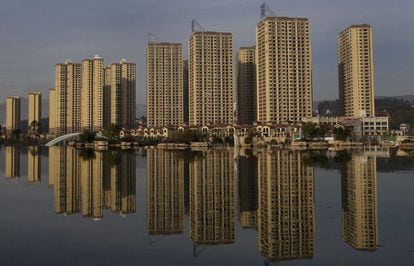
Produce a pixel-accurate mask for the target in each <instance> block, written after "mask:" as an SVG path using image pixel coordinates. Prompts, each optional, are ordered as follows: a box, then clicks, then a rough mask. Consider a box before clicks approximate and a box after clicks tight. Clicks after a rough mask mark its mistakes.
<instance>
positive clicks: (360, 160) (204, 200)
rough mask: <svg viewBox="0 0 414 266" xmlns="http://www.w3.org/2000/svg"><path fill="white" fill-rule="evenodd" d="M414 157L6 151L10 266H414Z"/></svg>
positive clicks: (4, 199) (4, 202)
mask: <svg viewBox="0 0 414 266" xmlns="http://www.w3.org/2000/svg"><path fill="white" fill-rule="evenodd" d="M413 173H414V156H413V155H411V156H410V154H409V153H407V152H404V151H399V150H393V149H388V148H379V147H365V148H363V149H360V150H327V151H293V150H288V149H277V148H275V149H257V150H256V149H254V150H250V149H247V150H246V149H234V148H215V149H209V150H200V151H193V152H190V151H173V150H167V149H160V148H148V149H141V150H136V151H135V150H134V151H122V150H109V151H91V150H76V149H74V148H72V147H50V148H47V147H24V146H21V147H18V146H8V147H5V146H2V147H1V150H0V209H1V210H2V211H1V214H0V228H1V237H0V265H414V229H413V226H414V207H413V203H414V175H413Z"/></svg>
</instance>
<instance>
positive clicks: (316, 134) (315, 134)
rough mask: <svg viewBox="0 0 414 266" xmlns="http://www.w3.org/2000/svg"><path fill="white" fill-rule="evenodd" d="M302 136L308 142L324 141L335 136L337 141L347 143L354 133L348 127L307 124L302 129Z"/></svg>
mask: <svg viewBox="0 0 414 266" xmlns="http://www.w3.org/2000/svg"><path fill="white" fill-rule="evenodd" d="M302 134H303V137H304V138H305V139H306V140H322V139H324V138H325V137H327V136H333V137H334V138H335V139H337V140H343V141H346V140H348V139H349V138H351V135H352V132H351V130H350V129H349V128H346V127H345V128H342V127H332V126H329V125H319V126H318V125H316V124H313V123H306V124H304V125H303V127H302Z"/></svg>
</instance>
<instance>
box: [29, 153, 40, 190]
mask: <svg viewBox="0 0 414 266" xmlns="http://www.w3.org/2000/svg"><path fill="white" fill-rule="evenodd" d="M40 173H41V160H40V147H38V146H28V147H27V181H29V182H33V183H40V180H41V178H40Z"/></svg>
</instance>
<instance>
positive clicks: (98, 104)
mask: <svg viewBox="0 0 414 266" xmlns="http://www.w3.org/2000/svg"><path fill="white" fill-rule="evenodd" d="M81 110H82V112H81V128H82V130H84V129H86V130H90V131H99V130H101V129H102V128H103V122H104V113H103V111H104V60H103V58H101V57H99V56H98V55H95V57H94V58H93V59H84V60H83V61H82V92H81Z"/></svg>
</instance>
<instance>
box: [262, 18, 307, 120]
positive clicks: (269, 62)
mask: <svg viewBox="0 0 414 266" xmlns="http://www.w3.org/2000/svg"><path fill="white" fill-rule="evenodd" d="M256 49H257V50H256V56H257V57H256V63H257V66H256V73H257V76H256V79H257V120H258V121H259V122H264V123H268V122H273V123H285V122H300V121H301V119H302V118H303V117H311V116H312V97H313V96H312V51H311V40H310V26H309V21H308V19H306V18H287V17H265V18H264V19H263V20H262V21H260V22H259V23H258V24H257V28H256Z"/></svg>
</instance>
